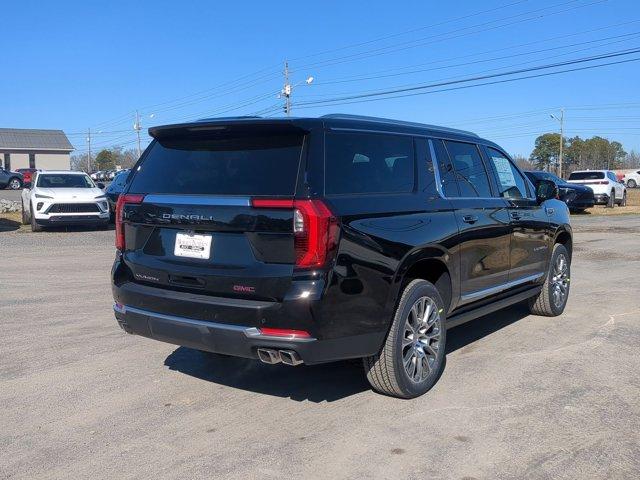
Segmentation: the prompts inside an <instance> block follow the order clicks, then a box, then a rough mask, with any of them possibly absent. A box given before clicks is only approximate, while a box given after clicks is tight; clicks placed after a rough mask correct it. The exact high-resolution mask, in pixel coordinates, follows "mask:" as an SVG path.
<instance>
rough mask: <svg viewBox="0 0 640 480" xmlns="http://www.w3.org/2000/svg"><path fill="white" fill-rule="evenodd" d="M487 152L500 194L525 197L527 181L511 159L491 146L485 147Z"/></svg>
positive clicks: (505, 196)
mask: <svg viewBox="0 0 640 480" xmlns="http://www.w3.org/2000/svg"><path fill="white" fill-rule="evenodd" d="M487 152H488V153H489V158H490V159H491V163H492V164H493V168H494V169H495V173H496V180H497V181H498V189H499V194H500V196H501V197H504V198H526V197H527V182H526V180H525V179H524V177H523V176H522V175H521V174H520V172H519V171H518V170H517V169H516V167H515V166H514V165H513V164H512V163H511V161H510V160H509V159H508V158H507V157H505V156H504V155H503V154H502V153H500V152H499V151H498V150H494V149H493V148H487ZM549 180H551V179H549Z"/></svg>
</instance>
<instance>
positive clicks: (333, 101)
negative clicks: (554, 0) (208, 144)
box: [296, 48, 640, 108]
mask: <svg viewBox="0 0 640 480" xmlns="http://www.w3.org/2000/svg"><path fill="white" fill-rule="evenodd" d="M638 52H640V48H633V49H628V50H621V51H617V52H610V53H607V54H602V55H592V56H588V57H583V58H578V59H574V60H567V61H564V62H556V63H551V64H546V65H539V66H535V67H530V68H522V69H517V70H510V71H507V72H501V73H496V74H491V75H479V76H474V77H467V78H463V79H459V80H452V81H448V82H437V83H431V84H426V85H418V86H414V87H406V88H395V89H391V90H380V91H377V92H373V93H363V94H359V95H350V96H343V97H336V98H333V99H326V100H317V101H309V102H301V103H299V104H296V105H297V106H298V107H300V108H302V107H305V106H314V105H322V104H332V105H335V104H337V103H336V102H341V103H339V104H343V105H344V104H345V103H342V102H346V101H349V100H359V99H366V98H371V97H380V96H385V97H384V98H383V99H389V98H401V97H404V96H413V95H419V94H421V93H412V94H406V95H394V96H388V95H393V94H403V93H407V92H416V91H418V90H425V89H429V88H434V87H441V86H448V85H455V84H460V83H468V82H474V81H478V80H486V79H490V78H497V77H504V76H508V75H518V74H521V73H527V72H533V71H538V70H546V69H550V68H557V67H561V66H568V65H575V64H580V63H585V62H592V61H596V60H604V59H607V58H614V57H620V56H624V55H631V54H635V53H638ZM635 60H637V59H633V60H627V61H623V62H614V63H607V64H602V65H593V66H590V67H583V68H581V69H579V70H584V69H587V68H596V67H598V66H606V65H613V64H618V63H626V62H629V61H635ZM569 71H575V70H564V71H560V72H548V73H546V74H545V75H554V74H557V73H565V72H569ZM539 76H541V75H537V76H528V77H522V78H520V80H521V79H524V78H535V77H539ZM515 80H519V79H511V80H508V81H515ZM504 82H506V80H503V81H502V82H491V83H483V84H480V85H488V84H493V83H504ZM472 86H479V85H468V86H466V87H458V88H469V87H472ZM437 91H446V90H437ZM426 93H433V92H422V94H426ZM349 103H358V102H349Z"/></svg>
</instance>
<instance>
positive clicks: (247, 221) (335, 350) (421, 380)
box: [112, 115, 572, 398]
mask: <svg viewBox="0 0 640 480" xmlns="http://www.w3.org/2000/svg"><path fill="white" fill-rule="evenodd" d="M149 132H150V134H151V136H152V137H153V138H154V140H153V142H152V145H151V146H150V147H149V149H148V150H147V151H146V153H145V155H144V156H143V158H142V160H141V163H140V164H139V166H138V167H137V168H136V169H135V170H133V171H132V173H131V177H130V178H129V180H128V182H127V185H126V187H125V189H124V192H123V194H122V195H120V197H119V199H118V203H117V207H116V248H117V254H116V259H115V263H114V266H113V269H112V290H113V295H114V299H115V305H114V311H115V316H116V318H117V321H118V322H119V324H120V326H121V327H122V328H123V329H124V330H125V331H126V332H129V333H134V334H138V335H142V336H145V337H149V338H153V339H156V340H161V341H164V342H169V343H174V344H178V345H185V346H188V347H191V348H196V349H200V350H205V351H209V352H214V353H219V354H225V355H232V356H239V357H247V358H255V359H259V360H261V361H262V362H265V363H269V364H275V363H283V364H286V365H300V364H303V363H304V364H317V363H322V362H330V361H335V360H343V359H350V358H362V359H363V364H364V370H365V374H366V376H367V378H368V380H369V382H370V383H371V385H372V386H373V387H374V388H375V389H376V390H377V391H379V392H383V393H385V394H388V395H393V396H397V397H403V398H409V397H416V396H418V395H421V394H423V393H425V392H426V391H427V390H429V389H430V388H431V387H432V386H433V385H434V383H435V382H436V380H437V379H438V376H439V374H440V372H441V370H442V368H443V365H444V355H445V349H446V337H447V329H449V328H451V327H453V326H455V325H460V324H462V323H464V322H467V321H469V320H471V319H474V318H477V317H480V316H484V315H487V314H488V313H491V312H494V311H496V310H499V309H501V308H504V307H507V306H509V305H512V304H515V303H517V302H522V301H523V300H528V302H529V306H530V308H531V311H532V312H533V313H534V314H538V315H549V316H555V315H560V314H561V313H562V312H563V310H564V308H565V304H566V301H567V297H568V295H569V287H570V284H569V275H570V264H571V252H572V233H571V226H570V224H569V211H568V209H567V206H566V205H565V204H564V203H563V202H561V201H560V200H557V199H556V196H557V194H558V189H557V187H556V185H555V183H553V182H551V181H548V180H538V181H537V182H536V184H535V185H534V184H532V182H530V181H529V180H528V179H527V177H526V176H525V175H524V174H523V173H522V172H521V171H520V170H519V169H518V167H517V166H516V165H515V164H514V163H513V161H512V159H511V158H510V157H509V156H508V155H507V154H506V153H505V151H504V150H503V149H502V148H500V147H499V146H498V145H496V144H495V143H493V142H490V141H488V140H485V139H482V138H480V137H478V136H476V135H475V134H473V133H469V132H464V131H460V130H453V129H448V128H444V127H435V126H428V125H422V124H416V123H409V122H401V121H394V120H386V119H378V118H369V117H358V116H350V115H330V116H325V117H322V118H299V119H288V118H287V119H271V118H268V119H255V118H253V119H247V118H245V119H240V118H239V119H220V120H215V119H213V120H210V121H201V122H195V123H189V124H181V125H169V126H159V127H153V128H151V129H150V130H149ZM168 172H170V173H168ZM485 321H491V320H490V319H489V320H485Z"/></svg>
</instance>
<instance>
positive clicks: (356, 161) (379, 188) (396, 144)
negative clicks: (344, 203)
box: [325, 133, 415, 194]
mask: <svg viewBox="0 0 640 480" xmlns="http://www.w3.org/2000/svg"><path fill="white" fill-rule="evenodd" d="M414 175H415V160H414V153H413V139H412V138H411V137H404V136H396V135H381V134H360V133H328V134H327V136H326V152H325V190H326V193H327V194H344V193H393V192H411V191H413V186H414Z"/></svg>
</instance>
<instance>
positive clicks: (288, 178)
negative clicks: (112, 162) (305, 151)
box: [129, 134, 303, 195]
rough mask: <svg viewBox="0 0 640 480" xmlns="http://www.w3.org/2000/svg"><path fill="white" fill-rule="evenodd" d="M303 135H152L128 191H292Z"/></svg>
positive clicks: (200, 192) (170, 192)
mask: <svg viewBox="0 0 640 480" xmlns="http://www.w3.org/2000/svg"><path fill="white" fill-rule="evenodd" d="M302 143H303V136H302V135H298V134H295V135H288V134H287V135H270V136H268V137H266V136H265V137H257V136H250V137H249V136H243V137H236V138H229V137H225V138H216V139H211V138H206V137H204V136H185V137H180V138H171V139H161V140H157V141H155V142H154V143H153V144H152V146H151V147H150V150H149V151H148V152H147V153H146V156H145V158H144V160H143V161H142V164H141V165H140V166H139V167H138V169H137V171H136V172H135V175H134V177H133V179H132V181H131V187H130V189H129V191H130V192H132V193H161V194H162V193H165V194H200V195H293V194H294V193H295V187H296V179H297V177H298V166H299V164H300V154H301V150H302Z"/></svg>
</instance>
